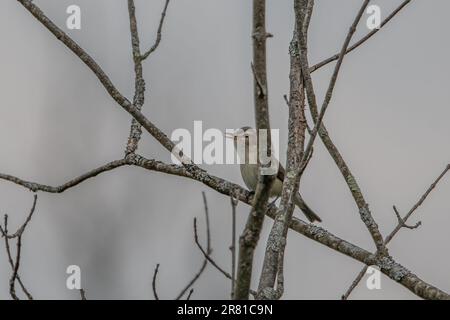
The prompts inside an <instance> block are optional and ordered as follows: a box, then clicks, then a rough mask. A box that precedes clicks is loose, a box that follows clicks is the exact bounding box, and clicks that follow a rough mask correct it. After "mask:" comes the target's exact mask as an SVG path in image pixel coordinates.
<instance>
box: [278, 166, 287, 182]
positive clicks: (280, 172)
mask: <svg viewBox="0 0 450 320" xmlns="http://www.w3.org/2000/svg"><path fill="white" fill-rule="evenodd" d="M284 176H285V171H284V168H283V166H282V165H281V163H279V165H278V173H277V178H278V179H279V180H281V181H284Z"/></svg>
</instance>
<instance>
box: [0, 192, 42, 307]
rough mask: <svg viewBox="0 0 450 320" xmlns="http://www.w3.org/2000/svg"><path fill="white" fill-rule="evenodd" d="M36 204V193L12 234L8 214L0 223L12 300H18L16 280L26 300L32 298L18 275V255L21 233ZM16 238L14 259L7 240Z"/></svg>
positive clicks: (20, 246) (20, 245)
mask: <svg viewBox="0 0 450 320" xmlns="http://www.w3.org/2000/svg"><path fill="white" fill-rule="evenodd" d="M36 204H37V195H34V200H33V205H32V207H31V210H30V213H29V214H28V216H27V218H26V219H25V222H24V223H23V224H22V225H21V226H20V228H19V229H17V231H16V232H15V233H13V234H8V215H6V214H5V216H4V227H2V226H1V225H0V233H1V235H2V237H4V238H5V247H6V254H7V256H8V262H9V264H10V266H11V269H12V271H13V273H12V275H11V278H10V280H9V293H10V295H11V297H12V298H13V299H14V300H19V297H18V296H17V294H16V281H17V282H18V283H19V285H20V287H21V288H22V291H23V292H24V294H25V295H26V296H27V298H28V300H33V297H32V295H31V294H30V292H29V291H28V290H27V288H26V287H25V285H24V284H23V282H22V280H21V279H20V276H19V266H20V257H21V250H22V235H23V233H24V232H25V229H26V227H27V225H28V223H29V222H30V220H31V217H32V216H33V213H34V211H35V210H36ZM14 238H17V240H16V258H15V261H14V259H13V257H12V252H11V247H10V243H9V240H10V239H14Z"/></svg>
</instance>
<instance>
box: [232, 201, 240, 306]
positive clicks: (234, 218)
mask: <svg viewBox="0 0 450 320" xmlns="http://www.w3.org/2000/svg"><path fill="white" fill-rule="evenodd" d="M230 200H231V245H230V251H231V299H233V296H234V287H235V279H236V207H237V205H238V203H239V200H238V199H235V197H234V195H233V193H231V195H230Z"/></svg>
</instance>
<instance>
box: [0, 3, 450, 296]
mask: <svg viewBox="0 0 450 320" xmlns="http://www.w3.org/2000/svg"><path fill="white" fill-rule="evenodd" d="M18 1H19V2H20V3H21V4H22V5H23V6H24V7H25V8H26V9H27V10H28V11H29V12H30V13H31V14H32V15H33V16H34V17H35V18H36V19H37V20H38V21H40V22H41V23H42V24H43V25H44V26H45V27H46V28H47V29H48V30H49V31H50V32H51V33H52V34H54V35H55V36H56V37H57V38H58V39H59V40H60V41H61V42H62V43H64V44H65V45H66V46H67V47H68V48H69V49H70V50H71V51H72V52H74V53H75V54H76V55H77V56H78V57H79V58H80V59H81V60H82V61H83V62H84V63H85V64H86V66H88V67H89V68H90V69H91V70H92V71H93V72H94V74H95V75H96V76H97V78H98V79H99V81H100V82H101V83H102V85H103V86H104V87H105V89H106V90H107V92H108V93H109V94H110V95H111V97H112V98H113V99H114V100H115V101H116V102H117V103H118V104H119V105H120V106H121V107H122V108H123V109H124V110H126V111H127V112H128V113H129V114H130V115H132V116H133V118H134V119H136V121H137V122H138V123H139V124H140V125H142V126H143V127H144V128H145V130H146V131H148V132H149V133H150V134H151V135H152V136H153V137H154V138H155V139H156V140H157V141H159V142H160V143H161V145H163V146H164V147H165V148H166V149H167V150H169V151H172V149H173V148H174V144H173V142H172V141H170V139H169V138H168V137H167V136H166V135H165V134H164V133H163V132H162V131H161V130H160V129H159V128H157V127H156V126H155V125H154V124H153V123H152V122H151V121H149V120H148V119H147V118H146V117H145V116H144V115H143V114H142V113H141V111H140V110H139V109H138V108H137V107H136V106H135V105H134V104H132V103H131V102H129V101H128V100H127V98H125V97H124V96H123V95H122V94H121V93H120V92H119V91H118V90H117V89H116V87H115V86H114V85H113V83H112V82H111V81H110V79H109V78H108V76H107V75H106V73H105V72H104V71H103V70H102V69H101V68H100V66H99V65H98V64H97V63H96V62H95V61H94V60H93V59H92V58H91V57H90V56H89V55H88V54H87V53H86V51H84V50H83V49H82V48H81V47H80V46H78V44H76V43H75V42H74V41H73V40H72V39H71V38H70V37H69V36H68V35H67V34H65V33H64V32H63V31H62V30H61V29H59V28H58V27H57V26H56V25H55V24H54V23H53V22H52V21H51V20H50V19H49V18H47V17H46V16H45V14H44V13H43V12H42V11H41V10H40V9H39V8H38V7H37V6H36V5H35V4H34V3H33V2H32V1H30V0H18ZM366 2H367V1H366ZM264 4H265V2H264V1H263V0H254V7H255V8H257V9H258V10H259V11H254V13H255V12H257V13H258V14H256V15H255V19H254V22H257V21H259V22H261V21H263V22H264V20H265V19H263V18H264V12H265V11H262V10H261V8H263V7H264V9H265V6H264ZM166 7H167V4H166ZM166 7H165V8H166ZM164 12H165V11H164ZM261 13H262V15H261ZM160 25H162V22H160ZM254 27H257V28H254V30H256V31H257V32H254V34H253V39H254V47H255V50H254V55H255V57H256V58H257V59H255V57H254V59H253V63H254V66H255V74H256V77H255V79H258V80H259V82H260V83H261V84H263V86H264V87H263V88H265V89H266V90H261V92H262V93H266V94H261V92H259V93H258V90H257V87H258V84H257V83H256V81H255V85H254V87H255V114H256V123H257V128H258V129H261V128H270V127H269V125H268V124H269V122H268V103H267V80H266V74H265V40H266V38H267V36H268V34H267V33H266V32H265V26H264V30H263V31H264V32H260V31H261V25H260V24H257V23H255V24H254ZM300 29H301V28H300ZM349 33H351V32H349ZM299 39H300V40H301V41H303V40H304V43H303V44H302V43H301V47H300V48H301V49H302V50H300V53H301V55H300V58H301V62H302V71H303V76H304V81H305V85H306V87H307V88H306V89H307V90H306V91H307V94H308V101H309V104H310V107H311V112H312V113H313V117H314V119H315V122H316V127H315V129H314V130H315V131H316V133H315V134H317V132H318V133H319V135H320V137H321V138H322V141H324V144H325V145H326V147H327V149H328V150H329V152H330V154H331V155H332V157H333V159H334V160H335V162H336V163H337V165H338V167H339V168H340V170H341V172H342V174H343V176H344V177H345V179H346V181H347V184H348V186H349V188H350V190H351V192H352V195H353V196H354V198H355V202H356V203H357V204H358V208H359V209H360V214H361V217H362V218H363V221H364V222H365V223H366V225H368V224H369V225H370V224H372V223H374V221H373V218H372V216H371V214H370V211H369V209H368V207H367V204H366V202H365V200H364V198H363V197H362V194H361V191H360V189H359V187H358V185H357V183H356V181H355V179H354V177H353V175H352V174H351V173H350V170H349V169H348V167H347V165H346V164H345V162H344V161H343V159H342V157H341V156H340V154H339V152H338V151H337V149H336V148H335V146H334V144H332V142H331V140H330V139H329V136H328V133H327V132H326V129H325V127H324V126H323V124H322V123H321V117H322V118H323V113H324V111H325V110H324V108H323V107H324V106H322V109H321V111H320V113H319V112H318V109H317V105H316V104H315V96H313V95H311V94H314V92H313V87H312V81H311V78H310V74H309V67H308V61H307V51H306V49H307V47H306V40H305V39H306V37H304V36H303V35H299ZM157 41H158V40H157ZM347 45H348V43H347ZM258 48H259V49H258ZM256 49H258V50H256ZM346 51H347V48H345V50H344V52H341V54H340V56H339V58H338V63H337V66H338V65H339V66H340V63H341V62H342V59H343V56H344V54H345V52H346ZM262 62H264V63H262ZM261 67H263V69H261ZM305 68H306V69H305ZM337 69H338V68H337ZM262 70H263V71H264V74H262V72H261V71H262ZM335 70H336V69H335ZM261 75H263V76H261ZM336 76H337V73H336ZM332 79H333V78H332ZM332 81H333V80H332ZM333 86H334V85H333ZM308 87H309V88H308ZM330 87H332V86H331V85H330ZM331 91H332V90H331ZM327 99H328V101H329V100H330V99H331V94H330V97H329V98H328V94H327V98H326V99H325V101H327ZM264 100H265V101H264ZM311 101H312V102H313V103H311ZM325 109H326V108H325ZM265 124H267V126H265ZM319 125H320V126H319ZM313 132H314V131H313ZM311 138H312V140H313V137H311ZM311 145H312V143H311ZM269 147H270V143H269ZM305 154H306V155H307V154H308V153H305ZM123 165H134V166H139V167H142V168H145V169H147V170H154V171H160V172H164V173H168V174H174V175H179V176H183V177H188V178H190V179H194V180H197V181H199V182H202V183H204V184H205V185H207V186H209V187H211V188H213V189H215V190H217V191H218V192H220V193H223V194H227V195H230V194H231V192H232V190H239V195H238V198H239V200H240V201H243V202H246V203H248V204H250V203H251V204H253V209H252V212H253V210H254V211H255V212H259V213H261V212H264V211H263V209H265V207H266V204H267V199H264V198H265V195H264V192H262V193H261V189H264V188H265V187H266V188H267V187H268V186H269V185H270V184H269V183H264V182H268V181H262V183H259V184H258V186H259V189H258V190H257V193H256V196H252V195H251V194H250V193H249V192H248V191H246V190H244V189H242V188H240V187H239V186H237V185H235V184H232V183H230V182H228V181H226V180H224V179H221V178H218V177H214V176H211V175H209V174H208V173H207V172H206V171H204V170H201V169H200V168H199V167H198V166H196V165H193V164H191V163H187V164H184V166H174V165H168V164H164V163H162V162H159V161H156V160H147V159H145V158H142V157H140V156H137V155H132V156H130V157H126V159H123V160H118V162H113V163H110V164H108V166H106V167H105V166H103V167H101V168H98V169H96V170H94V171H93V172H89V173H88V174H86V175H83V176H80V177H79V178H77V179H75V180H73V181H69V182H68V183H67V184H65V185H62V186H60V187H50V186H46V185H41V184H36V183H31V182H27V181H24V180H20V179H18V178H16V177H13V176H8V175H1V176H0V178H1V179H5V180H9V181H11V182H14V183H17V184H19V185H22V186H24V187H26V188H28V189H30V190H34V191H38V190H40V191H45V192H52V193H60V192H64V191H65V190H67V189H69V188H71V187H73V186H75V185H78V184H79V183H81V182H83V181H85V180H87V179H89V178H91V177H93V176H95V175H97V174H100V173H102V172H105V171H109V170H112V169H115V168H117V167H120V166H123ZM260 180H261V179H260ZM261 186H262V187H261ZM261 194H262V196H261ZM276 212H277V209H276V208H269V209H268V210H267V211H266V214H267V215H268V216H270V217H272V218H275V216H276ZM259 222H261V223H262V217H260V219H259V220H258V221H257V223H256V224H254V223H252V224H251V225H252V227H255V226H256V230H257V229H258V223H259ZM290 228H291V229H293V230H295V231H297V232H299V233H301V234H303V235H305V236H306V237H309V238H311V239H313V240H315V241H317V242H319V243H321V244H323V245H326V246H328V247H330V248H332V249H334V250H336V251H338V252H341V253H343V254H345V255H347V256H350V257H352V258H354V259H356V260H358V261H360V262H362V263H364V264H366V265H377V266H379V267H380V268H381V271H382V272H383V273H384V274H386V275H387V276H389V277H390V278H391V279H393V280H395V281H398V282H399V283H401V284H402V285H403V286H405V287H406V288H408V289H409V290H411V291H412V292H414V293H415V294H417V295H418V296H420V297H422V298H425V299H449V295H448V294H447V293H445V292H443V291H441V290H439V289H438V288H435V287H433V286H431V285H429V284H427V283H426V282H424V281H423V280H421V279H419V278H418V277H417V276H416V275H414V274H413V273H412V272H410V271H409V270H407V269H406V268H405V267H403V266H402V265H400V264H398V263H397V262H395V260H393V259H392V257H390V256H388V255H387V253H385V254H383V255H380V254H379V252H376V253H374V254H372V253H370V252H368V251H366V250H364V249H361V248H359V247H358V246H355V245H353V244H351V243H349V242H347V241H345V240H343V239H340V238H338V237H336V236H334V235H333V234H331V233H329V232H328V231H326V230H324V229H322V228H319V227H316V226H312V225H309V224H307V223H305V222H303V221H301V220H299V219H295V218H293V219H292V221H291V222H290ZM375 228H376V229H377V226H376V224H375ZM251 235H252V236H253V239H252V241H251V242H250V244H254V245H256V243H257V240H258V237H259V232H258V231H257V232H253V233H252V234H251ZM255 235H257V236H258V237H255ZM380 236H381V235H380ZM6 239H8V238H7V237H6ZM255 239H256V241H254V240H255ZM376 242H377V241H376ZM253 250H254V248H253V249H252V248H251V246H250V251H251V252H252V253H253ZM240 255H241V254H240ZM245 256H247V257H248V255H245ZM241 261H242V260H241V259H240V262H241ZM247 262H248V260H247ZM239 265H240V266H241V264H239ZM247 266H248V265H247ZM249 266H250V275H251V263H250V264H249ZM279 268H282V265H280V266H279ZM238 270H239V269H238ZM241 270H242V266H241ZM248 270H249V269H248V268H247V271H248ZM155 271H156V272H155V275H154V280H155V279H156V273H157V270H155ZM241 274H242V272H241ZM244 274H245V272H244ZM248 274H249V273H248V272H247V275H248ZM237 278H238V279H240V277H239V272H238V276H237ZM246 279H247V280H248V281H249V278H248V277H246ZM247 280H246V281H247ZM238 287H239V282H237V285H236V291H238V290H237V288H238ZM240 287H241V289H242V288H244V291H243V292H244V294H243V296H245V298H247V297H248V291H249V290H248V289H249V286H248V289H246V286H240ZM245 292H246V294H245ZM236 296H237V295H236ZM155 297H156V295H155Z"/></svg>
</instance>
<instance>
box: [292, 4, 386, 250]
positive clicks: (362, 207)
mask: <svg viewBox="0 0 450 320" xmlns="http://www.w3.org/2000/svg"><path fill="white" fill-rule="evenodd" d="M369 2H370V0H365V1H364V2H363V4H362V6H361V8H360V10H359V11H358V14H357V16H356V18H355V20H354V21H353V24H352V25H351V27H350V29H349V32H348V34H347V37H346V39H345V41H344V44H343V46H342V49H341V52H340V55H339V59H338V61H337V63H336V66H335V68H334V71H333V75H332V77H331V80H330V83H329V86H328V89H327V92H326V94H325V99H324V101H323V104H322V107H321V109H320V112H319V111H318V110H319V109H318V107H317V102H316V96H315V93H314V86H313V83H312V79H311V74H310V72H309V63H308V45H307V42H306V40H305V39H306V38H305V35H304V34H303V32H302V33H301V34H300V35H299V43H300V49H299V51H300V60H301V64H302V72H303V76H304V81H305V89H306V93H307V97H308V103H309V106H310V109H311V113H312V115H313V118H314V121H315V126H314V129H313V131H312V133H311V138H310V140H309V141H308V144H307V146H306V150H305V154H308V153H307V152H306V151H307V150H309V149H310V148H312V146H313V143H314V140H315V137H316V136H317V134H319V136H320V137H321V139H322V141H323V142H324V144H325V146H326V147H327V150H328V152H329V153H330V155H331V156H332V157H333V159H334V161H335V162H336V164H337V166H338V168H339V170H340V171H341V173H342V175H343V176H344V179H345V181H346V182H347V185H348V187H349V189H350V191H351V193H352V195H353V198H354V199H355V202H356V204H357V206H358V209H359V214H360V217H361V220H362V221H363V222H364V224H365V226H366V227H367V229H368V230H369V232H370V235H371V236H372V239H373V240H374V243H375V246H376V248H377V250H378V252H380V253H383V252H384V251H385V248H384V241H383V236H382V235H381V233H380V231H379V228H378V225H377V223H376V222H375V220H374V219H373V216H372V214H371V212H370V210H369V206H368V204H367V203H366V201H365V199H364V196H363V194H362V192H361V189H360V188H359V186H358V184H357V182H356V179H355V178H354V176H353V175H352V173H351V172H350V169H349V168H348V166H347V164H346V163H345V161H344V159H343V158H342V156H341V154H340V153H339V151H338V150H337V148H336V147H335V145H334V144H333V143H332V142H331V139H330V138H329V135H328V133H327V131H326V129H325V126H324V125H323V123H322V120H323V116H324V114H325V111H326V110H327V108H328V105H329V103H330V101H331V97H332V94H333V89H334V86H335V84H336V80H337V76H338V74H339V70H340V67H341V65H342V61H343V59H344V56H345V52H346V51H347V48H348V45H349V43H350V40H351V38H352V36H353V34H354V33H355V30H356V26H357V24H358V22H359V20H360V19H361V16H362V14H363V13H364V10H365V8H366V7H367V5H368V4H369ZM305 160H306V159H305ZM304 163H305V164H306V161H304Z"/></svg>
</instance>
